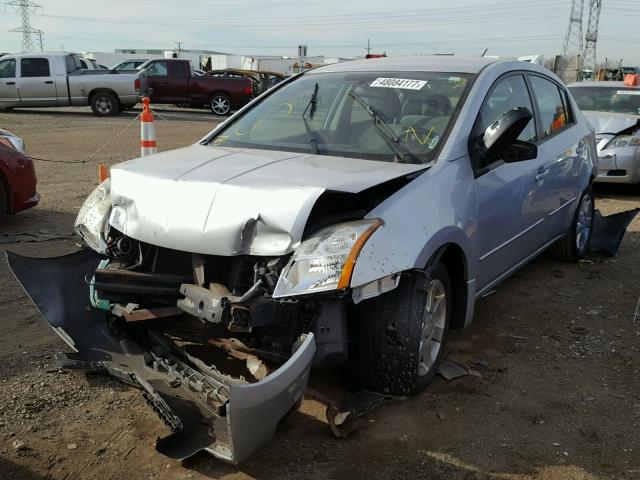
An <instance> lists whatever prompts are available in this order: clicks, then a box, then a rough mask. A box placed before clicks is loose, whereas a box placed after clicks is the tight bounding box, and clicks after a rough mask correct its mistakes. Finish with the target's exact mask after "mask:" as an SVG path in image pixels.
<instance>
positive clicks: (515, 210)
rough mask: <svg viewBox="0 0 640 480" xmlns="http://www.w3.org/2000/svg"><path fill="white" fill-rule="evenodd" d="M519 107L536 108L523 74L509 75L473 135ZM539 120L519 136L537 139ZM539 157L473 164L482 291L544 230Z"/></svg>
mask: <svg viewBox="0 0 640 480" xmlns="http://www.w3.org/2000/svg"><path fill="white" fill-rule="evenodd" d="M516 107H526V108H528V109H529V110H530V111H531V112H534V109H533V105H532V102H531V98H530V95H529V90H528V87H527V84H526V82H525V79H524V76H523V75H521V74H510V75H508V76H505V77H502V78H500V79H499V80H498V81H497V82H496V84H495V85H494V86H493V87H492V90H491V92H490V93H489V95H488V96H487V98H486V99H485V102H484V104H483V106H482V108H481V110H480V115H479V118H478V120H477V121H476V124H475V127H474V133H473V135H474V137H476V136H479V135H481V134H482V132H484V131H485V129H486V127H488V126H489V125H491V124H492V123H493V122H495V121H496V120H498V119H499V118H500V117H501V116H502V114H503V113H504V112H506V111H508V110H511V109H513V108H516ZM536 139H537V135H536V127H535V121H534V120H532V121H531V122H530V124H529V125H527V127H526V128H525V129H524V131H523V132H522V133H521V134H520V137H519V140H524V141H529V142H535V141H536ZM543 164H544V162H543V161H542V160H541V159H540V157H538V158H536V159H533V160H524V161H519V162H513V163H505V162H504V161H503V160H496V161H491V163H488V164H482V163H480V164H478V165H475V166H474V169H475V172H476V179H475V193H476V199H477V205H478V245H479V251H478V257H479V262H478V286H479V291H480V292H482V290H483V289H485V290H486V289H488V288H490V287H491V286H492V285H493V284H495V283H497V282H498V281H500V280H501V279H502V278H503V277H504V276H505V275H507V274H508V273H509V272H510V271H511V270H512V269H513V268H514V267H515V266H516V265H518V264H519V263H520V262H522V261H523V260H524V259H526V258H527V257H528V256H529V255H530V254H531V253H533V252H534V251H535V249H536V247H537V240H536V238H537V237H539V236H540V234H541V232H542V228H543V227H542V224H543V223H544V216H545V214H544V212H542V211H541V209H540V205H539V201H538V200H539V178H540V177H539V173H540V172H541V169H542V167H543Z"/></svg>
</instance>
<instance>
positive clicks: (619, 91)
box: [569, 86, 640, 115]
mask: <svg viewBox="0 0 640 480" xmlns="http://www.w3.org/2000/svg"><path fill="white" fill-rule="evenodd" d="M569 91H570V92H571V94H572V95H573V98H575V100H576V103H577V104H578V106H579V107H580V110H591V111H596V112H611V113H630V114H633V115H640V88H625V87H620V86H618V87H569Z"/></svg>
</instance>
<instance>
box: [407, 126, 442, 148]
mask: <svg viewBox="0 0 640 480" xmlns="http://www.w3.org/2000/svg"><path fill="white" fill-rule="evenodd" d="M434 128H436V127H435V126H433V127H431V130H429V131H428V132H427V134H426V135H425V136H424V138H423V139H420V135H419V134H418V132H416V129H415V128H413V127H409V128H407V129H406V130H405V131H404V132H402V133H404V143H407V141H408V140H409V135H413V136H414V137H415V138H416V140H418V143H420V145H426V143H427V142H428V141H429V139H430V138H431V134H432V133H433V129H434Z"/></svg>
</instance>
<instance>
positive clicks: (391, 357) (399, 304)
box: [352, 263, 453, 396]
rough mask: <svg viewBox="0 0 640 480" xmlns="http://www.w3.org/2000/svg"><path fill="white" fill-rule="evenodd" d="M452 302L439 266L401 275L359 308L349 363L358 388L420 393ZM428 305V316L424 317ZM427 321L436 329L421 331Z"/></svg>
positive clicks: (435, 361)
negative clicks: (391, 286) (395, 283)
mask: <svg viewBox="0 0 640 480" xmlns="http://www.w3.org/2000/svg"><path fill="white" fill-rule="evenodd" d="M436 298H439V301H435V300H436ZM452 298H453V295H452V290H451V280H450V278H449V274H448V272H447V269H446V268H445V266H444V265H443V264H441V263H439V264H438V265H436V266H435V267H430V268H429V269H427V271H426V272H419V271H415V272H409V273H405V274H403V275H402V278H401V279H400V284H399V285H398V287H396V289H395V290H392V291H391V292H388V293H386V294H383V295H381V296H379V297H376V298H374V299H372V300H368V301H365V302H364V303H363V304H361V306H359V307H358V316H359V318H358V323H357V326H356V329H357V332H356V333H355V334H356V338H355V345H354V347H355V352H353V353H354V357H355V358H352V360H354V362H353V364H352V368H353V371H352V373H353V374H354V375H355V376H356V380H357V382H358V384H359V385H360V386H361V387H362V388H364V389H365V390H372V391H376V392H380V393H383V394H389V395H399V396H405V395H413V394H416V393H418V392H420V391H422V390H424V389H425V388H426V387H427V385H429V383H431V381H432V380H433V378H434V377H435V375H436V373H437V370H438V365H439V363H440V360H441V358H442V354H443V352H444V347H445V344H446V340H447V336H448V332H449V323H450V319H451V301H452ZM428 305H431V308H430V311H431V315H430V316H426V315H425V309H426V308H427V307H428ZM443 310H444V311H443ZM428 319H431V321H432V323H431V325H432V326H436V327H437V328H433V329H427V328H425V327H427V325H425V322H426V321H427V320H428ZM429 330H430V331H429ZM429 333H430V335H429ZM425 339H428V340H429V341H428V342H425ZM422 345H425V349H424V350H422V349H421V346H422ZM421 350H422V352H421ZM426 352H428V355H427V356H425V354H424V353H426Z"/></svg>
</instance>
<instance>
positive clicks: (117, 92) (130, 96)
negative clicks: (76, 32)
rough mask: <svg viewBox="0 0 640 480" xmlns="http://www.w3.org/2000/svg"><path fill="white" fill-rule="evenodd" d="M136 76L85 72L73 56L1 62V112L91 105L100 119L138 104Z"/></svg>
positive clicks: (7, 57)
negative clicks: (19, 108)
mask: <svg viewBox="0 0 640 480" xmlns="http://www.w3.org/2000/svg"><path fill="white" fill-rule="evenodd" d="M139 97H140V79H139V78H138V74H135V73H119V72H117V71H114V70H111V71H109V72H105V71H103V70H83V69H82V66H81V64H80V58H79V57H78V56H77V55H76V54H73V53H62V52H60V53H32V54H25V55H5V56H3V57H1V58H0V108H4V109H11V108H17V107H68V106H85V105H91V109H92V110H93V113H94V114H96V115H98V116H109V115H115V114H117V113H119V112H122V111H124V110H125V109H127V108H130V107H132V106H134V105H135V104H136V103H138V100H139Z"/></svg>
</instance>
